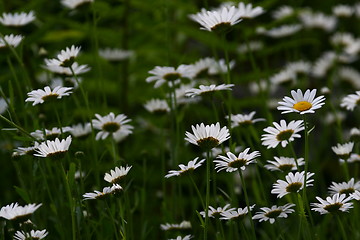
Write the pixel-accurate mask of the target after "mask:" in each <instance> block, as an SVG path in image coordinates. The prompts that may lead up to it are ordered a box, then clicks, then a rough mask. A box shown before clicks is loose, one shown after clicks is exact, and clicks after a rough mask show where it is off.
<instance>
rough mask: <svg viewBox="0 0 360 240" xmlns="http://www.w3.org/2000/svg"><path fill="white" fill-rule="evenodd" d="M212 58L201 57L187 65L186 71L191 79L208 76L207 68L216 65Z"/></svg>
mask: <svg viewBox="0 0 360 240" xmlns="http://www.w3.org/2000/svg"><path fill="white" fill-rule="evenodd" d="M216 64H217V63H216V60H215V59H214V58H210V57H207V58H202V59H199V60H198V61H196V62H195V63H194V64H190V65H188V71H189V74H190V76H191V78H193V79H202V78H207V77H208V76H209V69H210V68H211V67H213V66H214V65H216Z"/></svg>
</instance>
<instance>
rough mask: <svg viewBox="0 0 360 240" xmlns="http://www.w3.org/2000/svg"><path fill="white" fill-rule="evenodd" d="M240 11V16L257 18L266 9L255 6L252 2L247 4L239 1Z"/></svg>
mask: <svg viewBox="0 0 360 240" xmlns="http://www.w3.org/2000/svg"><path fill="white" fill-rule="evenodd" d="M238 11H239V12H240V18H249V19H251V18H255V17H257V16H259V15H261V14H263V13H264V12H265V11H264V9H263V8H262V7H255V8H253V6H252V4H251V3H248V4H245V3H243V2H239V5H238Z"/></svg>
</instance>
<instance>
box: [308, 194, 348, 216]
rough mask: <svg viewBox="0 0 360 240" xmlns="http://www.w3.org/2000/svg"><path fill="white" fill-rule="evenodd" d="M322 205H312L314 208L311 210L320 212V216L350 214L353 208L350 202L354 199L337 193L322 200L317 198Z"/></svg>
mask: <svg viewBox="0 0 360 240" xmlns="http://www.w3.org/2000/svg"><path fill="white" fill-rule="evenodd" d="M316 199H317V200H318V201H319V202H320V203H311V204H310V205H311V206H313V208H311V210H313V211H316V212H319V213H320V214H328V213H336V212H348V211H349V210H350V208H353V203H352V202H350V201H351V200H352V197H351V196H349V197H346V194H339V193H336V194H334V195H332V196H331V197H330V196H329V197H327V198H326V199H322V198H320V197H316Z"/></svg>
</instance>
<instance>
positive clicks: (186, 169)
mask: <svg viewBox="0 0 360 240" xmlns="http://www.w3.org/2000/svg"><path fill="white" fill-rule="evenodd" d="M198 159H199V158H198V157H197V158H195V159H194V160H191V161H190V162H188V164H187V165H184V164H180V165H179V167H180V170H170V171H169V173H168V174H166V175H165V177H166V178H169V177H175V176H176V177H177V176H181V175H184V174H188V173H190V172H192V171H194V170H195V169H197V168H198V167H200V166H201V165H202V164H203V163H204V162H205V159H201V160H200V161H199V162H197V161H198Z"/></svg>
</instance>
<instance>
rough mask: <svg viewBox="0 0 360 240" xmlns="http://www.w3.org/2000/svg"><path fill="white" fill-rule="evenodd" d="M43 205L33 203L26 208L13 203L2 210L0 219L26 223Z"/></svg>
mask: <svg viewBox="0 0 360 240" xmlns="http://www.w3.org/2000/svg"><path fill="white" fill-rule="evenodd" d="M41 205H42V203H40V204H35V203H32V204H27V205H25V206H19V204H18V203H17V202H16V203H11V204H10V205H7V206H4V207H2V208H1V209H0V217H2V218H5V219H7V220H19V221H26V220H27V219H29V218H30V216H31V214H33V213H34V212H35V211H36V210H37V209H38V208H39V207H41Z"/></svg>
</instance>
